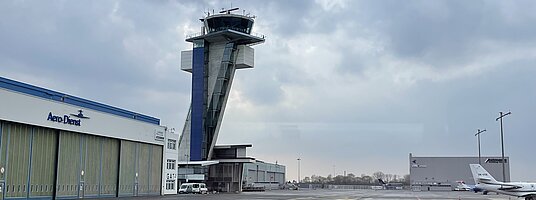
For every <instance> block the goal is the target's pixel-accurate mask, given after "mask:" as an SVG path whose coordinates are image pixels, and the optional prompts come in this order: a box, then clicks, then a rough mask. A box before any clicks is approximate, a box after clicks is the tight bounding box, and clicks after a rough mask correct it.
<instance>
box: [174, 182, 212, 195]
mask: <svg viewBox="0 0 536 200" xmlns="http://www.w3.org/2000/svg"><path fill="white" fill-rule="evenodd" d="M188 193H197V194H206V193H208V189H207V185H206V184H204V183H183V184H181V186H180V187H179V194H188Z"/></svg>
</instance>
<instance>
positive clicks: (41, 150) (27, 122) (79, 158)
mask: <svg viewBox="0 0 536 200" xmlns="http://www.w3.org/2000/svg"><path fill="white" fill-rule="evenodd" d="M173 140H175V142H176V141H177V140H178V135H177V134H175V133H170V134H168V130H167V128H166V127H164V126H161V125H160V120H159V119H157V118H154V117H150V116H146V115H143V114H139V113H135V112H131V111H127V110H124V109H120V108H116V107H112V106H109V105H105V104H101V103H97V102H94V101H89V100H86V99H81V98H78V97H73V96H71V95H68V94H64V93H60V92H56V91H52V90H48V89H44V88H40V87H36V86H32V85H28V84H25V83H21V82H18V81H13V80H10V79H6V78H2V77H0V198H2V197H3V198H4V199H15V198H40V199H61V198H102V197H118V196H144V195H162V194H164V193H167V190H166V189H165V186H166V183H170V182H168V181H169V180H170V179H171V180H173V179H176V176H177V175H176V170H173V169H167V168H166V169H164V168H165V167H166V164H167V161H168V160H169V159H171V160H173V159H176V158H177V148H176V146H175V149H174V150H173V149H168V148H167V147H166V146H168V141H173ZM174 167H176V165H174ZM175 182H176V181H175ZM175 184H176V183H175ZM173 187H174V188H176V185H173Z"/></svg>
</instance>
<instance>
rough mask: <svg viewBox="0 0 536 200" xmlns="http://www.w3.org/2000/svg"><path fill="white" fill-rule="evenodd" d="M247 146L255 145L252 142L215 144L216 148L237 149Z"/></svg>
mask: <svg viewBox="0 0 536 200" xmlns="http://www.w3.org/2000/svg"><path fill="white" fill-rule="evenodd" d="M247 147H253V145H252V144H228V145H216V146H214V149H232V148H234V149H236V148H247Z"/></svg>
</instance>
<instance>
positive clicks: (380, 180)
mask: <svg viewBox="0 0 536 200" xmlns="http://www.w3.org/2000/svg"><path fill="white" fill-rule="evenodd" d="M378 181H379V182H380V183H381V184H382V185H385V184H387V183H385V181H383V180H382V179H381V178H379V179H378Z"/></svg>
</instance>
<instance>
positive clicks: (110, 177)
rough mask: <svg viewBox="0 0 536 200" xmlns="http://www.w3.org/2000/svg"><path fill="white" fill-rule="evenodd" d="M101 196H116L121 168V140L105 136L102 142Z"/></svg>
mask: <svg viewBox="0 0 536 200" xmlns="http://www.w3.org/2000/svg"><path fill="white" fill-rule="evenodd" d="M102 152H103V154H102V177H101V185H100V187H101V189H100V194H101V196H115V194H116V188H117V179H118V178H119V174H117V169H118V168H119V164H118V160H119V141H118V140H116V139H111V138H104V139H103V142H102Z"/></svg>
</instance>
